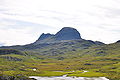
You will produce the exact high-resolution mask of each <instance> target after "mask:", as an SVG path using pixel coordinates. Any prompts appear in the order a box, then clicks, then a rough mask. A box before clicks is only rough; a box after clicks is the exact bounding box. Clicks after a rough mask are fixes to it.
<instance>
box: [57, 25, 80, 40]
mask: <svg viewBox="0 0 120 80" xmlns="http://www.w3.org/2000/svg"><path fill="white" fill-rule="evenodd" d="M55 38H56V39H57V40H74V39H81V36H80V33H79V32H78V31H77V30H76V29H74V28H71V27H64V28H62V29H61V30H60V31H59V32H58V33H56V34H55Z"/></svg>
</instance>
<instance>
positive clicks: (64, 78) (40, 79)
mask: <svg viewBox="0 0 120 80" xmlns="http://www.w3.org/2000/svg"><path fill="white" fill-rule="evenodd" d="M29 78H34V79H37V80H109V79H107V78H105V77H98V78H95V77H93V78H88V77H67V76H66V75H63V76H61V77H38V76H30V77H29Z"/></svg>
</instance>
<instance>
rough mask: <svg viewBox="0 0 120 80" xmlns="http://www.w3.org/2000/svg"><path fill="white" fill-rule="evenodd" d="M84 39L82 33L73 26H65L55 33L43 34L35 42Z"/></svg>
mask: <svg viewBox="0 0 120 80" xmlns="http://www.w3.org/2000/svg"><path fill="white" fill-rule="evenodd" d="M77 39H82V38H81V36H80V33H79V32H78V31H77V30H76V29H74V28H71V27H64V28H62V29H61V30H60V31H59V32H57V33H56V34H55V35H53V34H44V33H43V34H42V35H41V36H40V37H39V39H38V40H37V41H36V42H35V43H37V44H39V43H46V42H59V41H62V40H77Z"/></svg>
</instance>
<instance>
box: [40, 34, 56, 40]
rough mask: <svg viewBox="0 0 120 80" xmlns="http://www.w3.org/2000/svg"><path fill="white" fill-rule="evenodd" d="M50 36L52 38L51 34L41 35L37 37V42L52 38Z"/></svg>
mask: <svg viewBox="0 0 120 80" xmlns="http://www.w3.org/2000/svg"><path fill="white" fill-rule="evenodd" d="M52 36H54V35H53V34H50V33H47V34H44V33H43V34H42V35H41V36H40V37H39V39H38V40H44V39H47V38H49V37H52Z"/></svg>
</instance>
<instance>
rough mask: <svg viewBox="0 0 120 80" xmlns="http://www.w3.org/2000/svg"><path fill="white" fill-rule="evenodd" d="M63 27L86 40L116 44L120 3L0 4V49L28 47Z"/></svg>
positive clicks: (56, 0)
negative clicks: (71, 28)
mask: <svg viewBox="0 0 120 80" xmlns="http://www.w3.org/2000/svg"><path fill="white" fill-rule="evenodd" d="M62 27H73V28H76V29H77V30H78V31H79V32H80V34H81V36H82V38H84V39H87V40H93V41H101V42H104V43H113V42H116V41H117V40H120V0H0V45H24V44H29V43H32V42H34V41H35V40H37V39H38V37H39V36H40V35H41V34H42V33H52V34H55V33H56V32H57V31H59V30H60V29H61V28H62Z"/></svg>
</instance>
